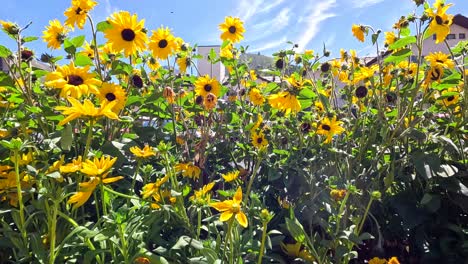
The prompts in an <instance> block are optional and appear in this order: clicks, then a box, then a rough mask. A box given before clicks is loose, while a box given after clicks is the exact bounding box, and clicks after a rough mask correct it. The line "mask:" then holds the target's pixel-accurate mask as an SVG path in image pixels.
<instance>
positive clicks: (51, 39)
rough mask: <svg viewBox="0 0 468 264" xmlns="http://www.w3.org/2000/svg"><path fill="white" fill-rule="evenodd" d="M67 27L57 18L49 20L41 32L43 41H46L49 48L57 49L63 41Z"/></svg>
mask: <svg viewBox="0 0 468 264" xmlns="http://www.w3.org/2000/svg"><path fill="white" fill-rule="evenodd" d="M67 31H68V29H67V28H65V27H64V26H62V24H61V23H60V21H58V20H57V19H54V20H51V21H49V26H48V27H46V30H44V31H43V32H42V33H43V34H44V35H43V36H42V38H43V39H44V42H47V47H48V48H51V49H59V48H60V46H61V45H62V43H63V41H64V40H65V38H66V37H67Z"/></svg>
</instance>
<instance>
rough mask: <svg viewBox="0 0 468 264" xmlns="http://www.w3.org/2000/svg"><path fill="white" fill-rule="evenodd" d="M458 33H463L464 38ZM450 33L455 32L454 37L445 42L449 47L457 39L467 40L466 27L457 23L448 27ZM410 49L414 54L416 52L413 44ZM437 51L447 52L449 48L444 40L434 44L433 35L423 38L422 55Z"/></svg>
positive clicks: (456, 41) (467, 31)
mask: <svg viewBox="0 0 468 264" xmlns="http://www.w3.org/2000/svg"><path fill="white" fill-rule="evenodd" d="M460 33H464V34H465V39H459V34H460ZM450 34H455V39H447V43H448V44H449V46H450V47H454V46H456V45H457V43H458V42H459V41H464V40H468V29H466V28H464V27H461V26H459V25H452V26H451V27H450ZM412 50H413V54H414V55H417V54H418V52H417V49H416V47H415V46H413V48H412ZM437 51H441V52H444V53H449V50H448V48H447V45H445V42H440V43H439V44H436V43H435V40H434V39H433V36H430V37H429V38H427V39H426V40H424V43H423V51H422V55H423V56H426V55H427V54H429V53H430V52H437Z"/></svg>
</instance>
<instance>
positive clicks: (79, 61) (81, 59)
mask: <svg viewBox="0 0 468 264" xmlns="http://www.w3.org/2000/svg"><path fill="white" fill-rule="evenodd" d="M75 65H76V66H80V67H83V66H89V65H93V61H92V60H91V58H90V57H88V56H86V55H84V54H78V55H76V57H75Z"/></svg>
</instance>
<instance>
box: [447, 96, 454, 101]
mask: <svg viewBox="0 0 468 264" xmlns="http://www.w3.org/2000/svg"><path fill="white" fill-rule="evenodd" d="M454 99H455V96H453V95H452V96H449V97H447V101H449V102H451V101H453V100H454Z"/></svg>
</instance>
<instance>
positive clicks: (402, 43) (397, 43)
mask: <svg viewBox="0 0 468 264" xmlns="http://www.w3.org/2000/svg"><path fill="white" fill-rule="evenodd" d="M412 43H416V37H415V36H409V37H405V38H402V39H399V40H397V41H395V43H393V44H392V45H390V46H389V48H390V49H391V50H395V49H399V48H402V47H405V46H408V45H409V44H412Z"/></svg>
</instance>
